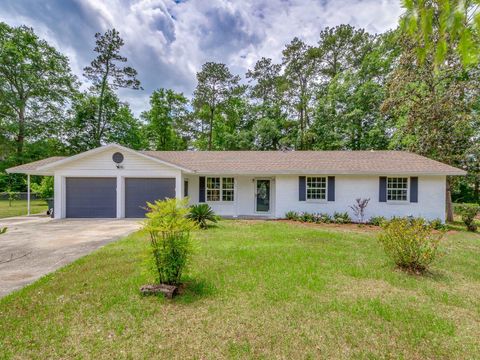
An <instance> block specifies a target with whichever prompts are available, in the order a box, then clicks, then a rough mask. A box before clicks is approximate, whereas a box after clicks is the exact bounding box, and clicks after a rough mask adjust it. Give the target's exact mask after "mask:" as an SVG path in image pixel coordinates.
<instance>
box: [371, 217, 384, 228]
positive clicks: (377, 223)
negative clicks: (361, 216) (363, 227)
mask: <svg viewBox="0 0 480 360" xmlns="http://www.w3.org/2000/svg"><path fill="white" fill-rule="evenodd" d="M385 221H387V218H386V217H385V216H372V217H371V218H370V220H368V223H369V224H370V225H374V226H381V225H382V224H383V223H384V222H385Z"/></svg>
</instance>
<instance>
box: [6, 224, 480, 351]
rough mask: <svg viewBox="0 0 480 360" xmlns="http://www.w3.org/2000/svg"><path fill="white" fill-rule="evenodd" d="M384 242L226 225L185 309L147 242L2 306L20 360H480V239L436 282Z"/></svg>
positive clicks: (452, 248)
mask: <svg viewBox="0 0 480 360" xmlns="http://www.w3.org/2000/svg"><path fill="white" fill-rule="evenodd" d="M377 233H378V232H376V231H371V230H368V229H365V228H363V229H359V228H356V227H345V228H342V227H339V228H333V227H321V226H302V225H299V224H292V223H287V222H261V221H257V222H254V221H222V222H220V223H219V225H218V227H216V228H213V229H209V230H207V231H200V232H197V233H196V239H197V241H196V244H197V245H196V256H195V258H194V262H193V264H192V268H191V271H190V273H189V278H188V284H187V285H188V286H187V288H186V290H185V292H184V294H183V295H181V296H179V297H177V298H176V299H174V300H173V301H168V300H165V299H163V298H160V297H141V296H140V295H139V292H138V288H139V287H140V285H142V284H145V283H149V282H151V281H152V279H151V278H150V275H149V274H148V273H147V272H145V270H144V267H143V257H144V254H145V251H146V250H147V249H148V242H147V241H146V239H145V238H143V237H142V236H141V235H140V234H138V233H137V234H134V235H131V236H129V237H128V238H126V239H123V240H121V241H118V242H116V243H113V244H110V245H108V246H106V247H104V248H102V249H100V250H99V251H97V252H95V253H93V254H92V255H90V256H87V257H84V258H82V259H80V260H78V261H76V262H75V263H73V264H72V265H70V266H67V267H66V268H63V269H61V270H60V271H57V272H56V273H54V274H52V275H49V276H47V277H45V278H43V279H41V280H40V281H39V282H37V283H35V284H33V285H32V286H29V287H27V288H25V289H23V290H21V291H20V292H17V293H15V294H12V295H10V296H8V297H6V298H4V299H2V300H0V318H1V319H2V321H1V322H0V353H2V354H3V355H4V356H5V357H7V358H9V357H18V358H39V359H44V358H83V357H88V358H109V359H110V358H198V359H217V358H265V359H270V358H285V359H288V358H301V359H305V358H312V359H313V358H326V359H330V358H352V357H353V358H368V359H371V358H372V359H373V358H407V359H425V358H430V359H440V358H444V359H453V358H457V359H467V358H469V359H474V358H480V343H479V341H478V339H480V235H478V234H471V233H466V232H455V233H450V234H449V235H448V237H447V239H446V240H445V243H444V248H445V249H446V255H445V256H444V257H443V258H442V259H441V260H440V261H439V262H438V263H437V264H436V265H435V266H434V268H433V271H432V273H431V274H428V275H426V276H412V275H407V274H405V273H403V272H401V271H398V270H395V269H394V268H393V265H392V264H391V263H390V262H389V261H388V260H387V259H386V258H385V256H384V254H383V252H382V249H381V248H380V246H379V245H378V242H377V240H376V236H377Z"/></svg>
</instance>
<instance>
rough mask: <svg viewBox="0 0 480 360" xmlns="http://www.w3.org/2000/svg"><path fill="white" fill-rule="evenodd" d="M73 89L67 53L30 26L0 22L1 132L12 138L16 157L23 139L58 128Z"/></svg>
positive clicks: (41, 137)
mask: <svg viewBox="0 0 480 360" xmlns="http://www.w3.org/2000/svg"><path fill="white" fill-rule="evenodd" d="M75 87H76V78H75V76H74V75H73V74H72V72H71V70H70V66H69V63H68V58H67V57H66V56H64V55H62V54H60V53H59V52H58V51H57V50H56V49H55V48H54V47H52V46H51V45H49V44H48V43H47V42H46V41H45V40H42V39H40V38H38V36H37V35H36V34H35V33H34V32H33V29H32V28H29V27H26V26H19V27H10V26H8V25H7V24H5V23H3V22H0V130H1V131H0V133H1V134H2V135H1V136H6V138H7V139H14V140H13V142H14V145H13V146H14V148H15V151H16V153H17V156H18V157H19V158H20V159H19V160H22V157H23V151H24V144H25V141H28V140H34V139H37V140H38V139H46V138H48V137H49V136H50V134H51V133H52V132H53V133H57V132H58V128H59V121H58V120H59V118H61V115H62V114H63V110H64V107H65V105H66V103H67V100H68V98H69V97H70V96H71V94H72V92H73V91H74V90H75Z"/></svg>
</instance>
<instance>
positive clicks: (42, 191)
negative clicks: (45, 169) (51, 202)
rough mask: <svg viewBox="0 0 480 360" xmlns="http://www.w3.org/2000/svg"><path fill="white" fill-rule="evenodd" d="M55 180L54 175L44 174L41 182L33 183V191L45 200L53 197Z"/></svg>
mask: <svg viewBox="0 0 480 360" xmlns="http://www.w3.org/2000/svg"><path fill="white" fill-rule="evenodd" d="M53 181H54V178H53V176H44V177H43V178H42V180H41V181H40V184H36V183H32V185H31V188H32V192H33V193H35V194H37V195H38V196H39V197H40V198H41V199H43V200H45V199H49V198H53V192H54V191H53Z"/></svg>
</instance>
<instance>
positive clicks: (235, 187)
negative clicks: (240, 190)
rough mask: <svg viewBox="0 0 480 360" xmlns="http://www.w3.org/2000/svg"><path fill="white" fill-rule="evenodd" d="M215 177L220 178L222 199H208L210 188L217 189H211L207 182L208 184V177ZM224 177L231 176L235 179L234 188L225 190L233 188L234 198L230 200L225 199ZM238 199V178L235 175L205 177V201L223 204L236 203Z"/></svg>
mask: <svg viewBox="0 0 480 360" xmlns="http://www.w3.org/2000/svg"><path fill="white" fill-rule="evenodd" d="M214 178H220V189H218V190H220V200H208V196H207V193H208V190H216V189H209V188H208V186H207V184H208V179H214ZM224 178H231V179H233V189H225V190H233V200H230V201H224V200H223V190H224V189H223V179H224ZM236 199H237V179H236V178H235V177H234V176H206V177H205V202H206V203H211V204H216V205H222V204H225V205H227V204H229V205H231V204H234V203H235V202H236Z"/></svg>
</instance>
